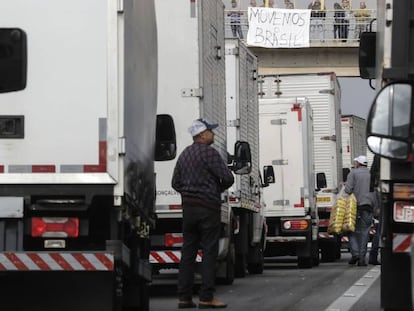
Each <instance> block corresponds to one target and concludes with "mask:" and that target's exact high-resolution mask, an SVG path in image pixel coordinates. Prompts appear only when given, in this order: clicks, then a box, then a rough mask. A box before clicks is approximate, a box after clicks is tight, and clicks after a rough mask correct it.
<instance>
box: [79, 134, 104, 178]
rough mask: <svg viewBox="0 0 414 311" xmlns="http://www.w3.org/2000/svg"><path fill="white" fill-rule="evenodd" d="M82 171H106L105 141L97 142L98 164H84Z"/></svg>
mask: <svg viewBox="0 0 414 311" xmlns="http://www.w3.org/2000/svg"><path fill="white" fill-rule="evenodd" d="M83 171H84V172H85V173H103V172H106V141H100V142H99V164H98V165H93V164H92V165H88V164H87V165H84V166H83Z"/></svg>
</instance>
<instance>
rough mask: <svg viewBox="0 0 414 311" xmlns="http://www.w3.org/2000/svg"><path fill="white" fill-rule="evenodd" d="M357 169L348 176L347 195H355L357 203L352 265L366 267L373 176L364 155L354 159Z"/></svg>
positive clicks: (370, 222) (371, 214)
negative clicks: (371, 180)
mask: <svg viewBox="0 0 414 311" xmlns="http://www.w3.org/2000/svg"><path fill="white" fill-rule="evenodd" d="M354 161H355V168H354V169H352V170H351V172H350V173H349V174H348V177H347V179H346V184H345V189H344V190H345V193H346V194H348V195H351V194H354V195H355V198H356V202H357V209H356V216H357V217H356V225H355V231H354V232H351V233H350V234H349V246H350V249H351V255H352V258H351V260H350V261H349V264H350V265H354V264H356V263H358V266H366V265H367V263H366V259H365V257H366V253H367V244H368V236H369V229H370V228H371V224H372V217H373V208H372V206H371V199H370V191H369V190H370V187H369V186H370V179H371V174H370V172H369V169H368V168H367V165H368V160H367V157H366V156H364V155H360V156H358V157H356V158H355V159H354Z"/></svg>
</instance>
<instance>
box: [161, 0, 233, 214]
mask: <svg viewBox="0 0 414 311" xmlns="http://www.w3.org/2000/svg"><path fill="white" fill-rule="evenodd" d="M155 6H156V15H157V27H158V60H159V66H158V69H159V73H158V85H159V88H158V90H159V92H158V108H157V111H158V113H159V114H169V115H171V116H172V117H173V119H174V122H175V129H176V133H177V154H180V153H181V152H182V151H183V149H184V148H185V147H186V146H188V145H190V144H191V143H192V138H191V136H190V134H189V133H188V127H189V126H190V125H191V123H192V121H193V120H195V119H198V118H206V119H208V120H209V121H210V122H213V123H218V124H219V127H218V128H217V129H216V130H214V132H215V143H214V144H213V147H215V148H216V149H217V150H218V151H219V152H220V154H221V155H222V156H223V159H226V158H227V153H226V150H227V146H226V110H225V109H226V108H225V60H224V22H223V20H224V6H223V4H222V2H221V1H218V0H204V1H198V0H197V1H187V0H180V1H163V0H156V1H155ZM172 38H173V40H172ZM172 42H173V44H172ZM175 163H176V160H172V161H168V162H157V163H156V165H155V170H156V175H157V197H156V206H157V210H158V212H161V209H160V208H161V207H165V206H168V205H180V204H181V198H180V196H179V194H178V193H176V192H175V191H174V189H172V187H171V178H172V174H173V169H174V167H175Z"/></svg>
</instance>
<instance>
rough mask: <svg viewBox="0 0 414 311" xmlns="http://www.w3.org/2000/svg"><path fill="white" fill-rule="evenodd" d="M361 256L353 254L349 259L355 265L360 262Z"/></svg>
mask: <svg viewBox="0 0 414 311" xmlns="http://www.w3.org/2000/svg"><path fill="white" fill-rule="evenodd" d="M358 260H359V258H358V257H356V256H352V258H351V259H350V260H349V261H348V263H349V264H350V265H355V264H356V263H357V262H358Z"/></svg>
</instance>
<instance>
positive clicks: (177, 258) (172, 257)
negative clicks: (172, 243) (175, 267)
mask: <svg viewBox="0 0 414 311" xmlns="http://www.w3.org/2000/svg"><path fill="white" fill-rule="evenodd" d="M165 254H166V255H167V256H168V257H170V258H171V259H172V261H173V262H179V261H180V258H179V257H177V256H175V255H174V253H173V252H170V251H166V252H165Z"/></svg>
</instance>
